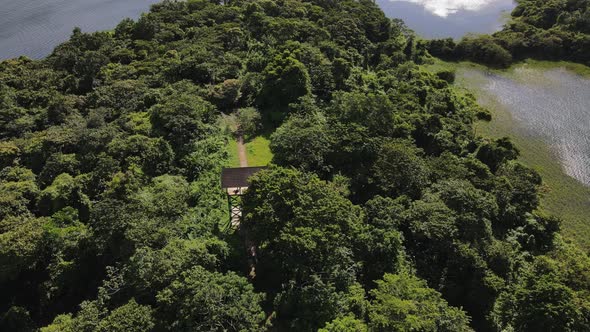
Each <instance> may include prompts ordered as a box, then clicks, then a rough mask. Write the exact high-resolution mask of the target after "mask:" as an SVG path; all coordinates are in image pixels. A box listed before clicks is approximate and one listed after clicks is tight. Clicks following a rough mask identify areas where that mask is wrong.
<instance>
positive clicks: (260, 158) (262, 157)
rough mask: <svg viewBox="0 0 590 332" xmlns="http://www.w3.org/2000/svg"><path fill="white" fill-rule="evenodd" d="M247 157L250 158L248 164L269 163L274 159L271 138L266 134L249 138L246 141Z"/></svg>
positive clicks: (264, 164) (259, 164) (260, 164)
mask: <svg viewBox="0 0 590 332" xmlns="http://www.w3.org/2000/svg"><path fill="white" fill-rule="evenodd" d="M236 149H237V148H236ZM246 158H248V166H266V165H268V164H269V163H270V161H271V160H272V152H270V140H269V139H268V138H267V137H266V136H257V137H254V138H252V139H249V140H248V141H247V142H246Z"/></svg>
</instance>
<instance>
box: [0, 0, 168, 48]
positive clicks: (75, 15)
mask: <svg viewBox="0 0 590 332" xmlns="http://www.w3.org/2000/svg"><path fill="white" fill-rule="evenodd" d="M157 2H159V0H0V59H7V58H13V57H17V56H20V55H26V56H29V57H31V58H37V59H38V58H42V57H45V56H47V55H48V54H49V53H51V51H52V50H53V48H54V47H55V46H57V45H58V44H60V43H61V42H63V41H65V40H67V39H68V37H69V36H70V34H71V33H72V30H73V29H74V27H76V26H78V27H80V28H81V29H82V31H85V32H90V31H98V30H108V29H112V28H114V27H115V26H116V25H117V23H119V22H120V21H121V20H122V19H124V18H126V17H131V18H137V17H139V15H140V14H141V13H142V12H145V11H148V10H149V7H150V5H151V4H153V3H157Z"/></svg>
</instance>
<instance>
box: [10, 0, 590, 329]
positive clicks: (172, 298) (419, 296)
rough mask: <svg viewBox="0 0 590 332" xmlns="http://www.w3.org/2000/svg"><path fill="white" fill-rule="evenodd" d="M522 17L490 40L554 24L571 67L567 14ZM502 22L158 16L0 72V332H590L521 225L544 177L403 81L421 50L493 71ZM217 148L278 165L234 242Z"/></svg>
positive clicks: (246, 13) (369, 11) (275, 9)
mask: <svg viewBox="0 0 590 332" xmlns="http://www.w3.org/2000/svg"><path fill="white" fill-rule="evenodd" d="M537 5H538V3H537V1H532V0H530V1H521V3H520V5H519V7H518V8H517V10H516V11H515V13H514V15H515V16H519V17H521V18H519V19H518V20H515V22H514V24H513V25H512V27H511V28H507V29H513V30H514V29H516V27H517V26H523V25H524V26H525V27H526V28H527V29H529V26H533V27H534V29H533V28H530V29H533V31H534V36H536V35H537V34H540V35H542V36H545V35H544V34H545V32H544V31H547V30H550V31H551V35H552V36H553V35H554V34H555V35H559V33H561V32H559V31H562V30H563V31H568V32H563V34H564V36H565V37H564V38H565V39H563V41H566V40H567V41H568V42H567V45H568V46H567V47H568V48H566V49H567V50H568V51H569V50H571V51H572V53H571V57H572V59H576V61H582V60H583V59H584V58H583V56H586V55H587V54H588V53H589V52H581V51H579V50H578V48H580V47H582V48H583V47H584V38H585V36H586V34H587V33H588V31H587V29H585V28H584V25H585V22H586V21H585V17H586V13H587V11H586V12H584V11H583V10H582V9H583V8H586V7H587V1H586V2H585V1H569V2H567V6H565V7H564V6H563V4H562V2H561V1H551V2H547V4H546V5H543V8H545V7H547V8H548V9H547V10H546V11H537V10H535V9H532V8H533V7H534V6H537ZM584 6H586V7H584ZM556 12H559V13H562V14H563V15H559V18H558V19H557V20H555V17H554V16H555V13H556ZM586 23H587V22H586ZM508 31H509V30H505V31H503V32H501V33H499V34H497V35H495V36H494V37H485V38H475V39H472V40H471V39H470V40H465V41H462V42H460V43H459V45H455V44H454V42H453V41H448V40H446V41H430V42H426V41H423V40H419V39H418V38H416V37H415V36H414V35H413V34H412V32H411V31H409V30H408V29H407V28H406V27H405V26H404V25H403V23H402V22H400V21H391V20H388V19H387V18H385V16H384V15H383V13H382V12H381V11H380V10H379V8H378V7H377V6H376V4H375V3H374V2H373V1H369V0H359V1H356V0H354V1H353V0H344V1H325V0H306V1H298V0H276V1H275V0H256V1H242V0H238V1H225V2H224V3H219V2H217V1H206V0H190V1H164V2H162V3H159V4H156V5H153V6H152V8H151V10H150V12H149V13H146V14H144V15H142V17H141V18H139V19H138V20H137V21H133V20H130V19H126V20H123V21H122V22H121V23H120V24H119V25H118V26H117V27H116V28H115V30H114V32H97V33H82V32H81V31H80V30H79V29H76V30H74V32H73V33H72V36H71V38H70V39H69V40H68V41H67V42H65V43H63V44H62V45H60V46H58V47H57V48H56V49H55V50H54V52H53V53H52V54H51V55H50V56H49V57H47V58H46V59H44V60H40V61H32V60H29V59H26V58H24V57H23V58H18V59H12V60H6V61H3V62H1V63H0V167H2V169H1V170H0V293H1V294H2V295H3V296H2V300H1V301H0V313H1V314H0V330H22V331H32V330H37V329H41V331H45V332H51V331H88V332H95V331H101V332H102V331H149V330H153V331H166V330H183V331H184V330H190V331H263V330H268V329H275V330H281V331H283V330H285V331H317V330H318V329H321V330H322V331H392V330H394V331H398V330H399V331H411V330H421V331H438V330H440V331H469V330H471V329H472V328H473V329H475V330H481V331H491V330H497V329H506V330H510V329H512V330H516V331H527V330H531V329H539V328H544V327H551V328H552V329H554V330H564V331H568V330H571V331H579V330H587V329H588V326H587V321H588V312H590V311H589V310H588V299H587V295H586V294H587V293H588V289H590V284H588V282H587V280H586V279H585V278H586V275H587V270H588V266H590V264H589V263H588V257H587V255H586V254H585V253H583V252H580V251H579V250H578V249H576V248H573V247H572V246H571V245H569V244H566V243H562V242H561V241H560V240H559V238H558V239H557V240H556V239H555V238H556V237H555V234H556V233H557V232H558V231H559V220H558V219H556V218H554V217H551V216H545V215H542V214H541V213H539V212H538V211H537V208H538V205H539V188H540V186H542V179H541V178H540V177H539V175H538V174H537V173H536V172H535V171H534V170H532V169H529V168H527V167H525V166H523V165H522V164H520V163H518V161H517V160H515V159H516V158H517V157H518V149H517V148H516V147H515V146H514V145H513V144H512V143H511V142H510V140H509V139H500V140H496V141H487V140H484V139H482V138H480V137H477V136H476V134H475V133H474V131H473V130H472V124H473V122H474V121H476V120H477V119H489V113H487V112H486V111H485V110H483V109H482V108H481V107H480V106H478V105H477V104H476V101H475V99H474V98H473V96H471V95H469V94H465V93H464V92H462V91H459V90H458V89H455V88H454V87H453V86H452V85H450V84H452V81H453V75H452V73H448V72H447V73H440V74H439V75H433V74H431V73H429V72H428V71H426V70H424V69H423V68H422V67H420V64H421V63H424V62H425V61H426V60H427V59H428V57H429V54H428V52H427V48H428V49H429V50H430V53H431V54H436V55H439V56H441V57H442V56H455V55H456V54H455V51H456V50H457V49H459V50H462V51H461V52H463V53H465V54H463V55H464V56H468V55H469V56H478V57H480V56H481V57H483V58H482V59H484V60H485V61H486V62H488V63H489V64H500V65H505V64H508V63H509V62H510V61H513V60H514V59H518V58H519V55H518V54H521V53H519V52H520V51H519V50H520V48H519V47H520V46H519V45H518V44H514V45H511V46H509V45H506V44H505V43H504V41H505V40H506V38H508V37H506V36H508V35H507V34H508V33H509V32H508ZM531 38H532V37H531ZM547 38H555V37H547ZM568 38H569V39H568ZM572 38H573V39H572ZM570 39H571V40H570ZM524 40H525V39H523V43H522V45H524V44H525V43H524ZM574 40H575V41H574ZM570 41H571V43H570ZM558 44H559V43H558ZM522 45H521V46H522ZM527 45H529V44H527ZM531 45H532V44H531ZM556 45H557V44H556ZM563 45H565V44H563ZM580 45H581V46H580ZM559 47H561V46H559ZM559 47H558V48H556V49H560V48H559ZM574 49H575V50H576V51H575V52H574ZM507 50H508V51H507ZM526 50H529V51H530V50H531V49H530V48H526ZM478 52H479V53H478ZM510 57H512V59H511V58H510ZM579 59H582V60H579ZM227 119H232V120H233V122H231V124H232V125H234V127H233V128H230V129H231V130H229V131H227V130H226V131H224V129H223V128H221V127H222V126H221V125H220V123H222V122H225V123H227V122H229V121H222V120H227ZM232 133H238V134H243V135H247V136H252V135H254V134H256V133H264V134H265V137H270V140H271V142H270V147H271V149H272V152H273V153H274V159H273V163H274V164H275V165H273V166H271V167H269V168H268V169H267V170H264V171H261V172H259V173H257V174H256V175H255V176H253V177H252V178H251V179H250V181H251V184H250V187H249V189H248V191H247V192H246V194H245V196H243V197H242V198H243V201H242V205H243V220H242V225H241V227H240V230H239V231H237V232H232V231H231V230H229V231H221V230H225V229H227V227H226V226H227V219H228V215H227V202H226V198H225V197H224V196H223V193H222V191H221V190H220V188H219V184H218V182H219V173H220V170H221V167H222V165H224V164H225V163H226V161H227V158H228V151H227V146H228V144H227V143H228V141H229V140H231V139H233V137H231V136H230V134H232ZM266 134H268V135H266ZM244 247H246V249H245V248H244Z"/></svg>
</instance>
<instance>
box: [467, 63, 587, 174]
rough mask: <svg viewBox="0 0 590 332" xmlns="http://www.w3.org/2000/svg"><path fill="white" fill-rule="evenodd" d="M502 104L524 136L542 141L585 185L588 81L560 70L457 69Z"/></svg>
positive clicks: (566, 170) (567, 172) (565, 169)
mask: <svg viewBox="0 0 590 332" xmlns="http://www.w3.org/2000/svg"><path fill="white" fill-rule="evenodd" d="M458 74H459V75H463V76H464V77H465V75H467V76H468V77H469V81H470V82H473V83H474V84H476V85H478V88H479V89H482V91H484V92H485V93H487V94H488V95H491V96H493V97H494V99H495V100H496V102H498V103H499V104H500V105H502V106H503V107H505V108H506V109H507V110H508V111H509V112H510V114H511V116H512V119H513V121H515V122H516V125H518V126H519V127H520V128H522V130H523V131H524V134H525V135H526V136H527V137H529V138H528V139H542V140H543V141H545V142H546V143H547V144H548V145H549V147H550V148H551V150H552V151H553V152H554V153H555V154H556V156H557V157H558V158H559V161H560V163H561V165H562V166H563V169H564V171H565V173H566V174H568V175H570V176H571V177H573V178H575V179H577V180H579V181H580V182H582V183H584V184H586V185H590V79H586V78H584V77H582V76H580V75H576V74H574V73H571V72H568V71H566V70H565V69H551V70H541V69H530V68H526V67H518V68H516V69H515V70H514V73H513V74H510V75H497V74H490V73H483V72H481V71H479V70H467V71H461V72H459V73H458Z"/></svg>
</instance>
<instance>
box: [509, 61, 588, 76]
mask: <svg viewBox="0 0 590 332" xmlns="http://www.w3.org/2000/svg"><path fill="white" fill-rule="evenodd" d="M521 66H527V67H529V68H536V69H554V68H565V69H567V70H569V71H571V72H573V73H576V74H578V75H582V76H585V77H590V67H588V66H585V65H583V64H579V63H573V62H567V61H538V60H530V59H529V60H525V61H523V62H520V63H517V64H515V65H514V66H512V67H510V69H509V70H508V71H510V70H513V69H514V68H518V67H521Z"/></svg>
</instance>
